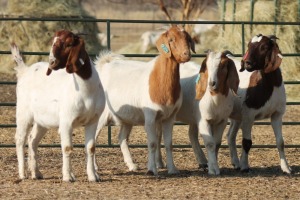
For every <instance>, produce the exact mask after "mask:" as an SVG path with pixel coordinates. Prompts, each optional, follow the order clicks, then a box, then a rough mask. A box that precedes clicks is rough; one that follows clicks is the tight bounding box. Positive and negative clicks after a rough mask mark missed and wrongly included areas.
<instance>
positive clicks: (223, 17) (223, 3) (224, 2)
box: [222, 0, 226, 35]
mask: <svg viewBox="0 0 300 200" xmlns="http://www.w3.org/2000/svg"><path fill="white" fill-rule="evenodd" d="M222 8H223V12H222V21H223V22H224V21H225V12H226V0H222ZM224 31H225V24H222V35H224Z"/></svg>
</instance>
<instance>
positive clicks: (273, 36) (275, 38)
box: [267, 35, 279, 40]
mask: <svg viewBox="0 0 300 200" xmlns="http://www.w3.org/2000/svg"><path fill="white" fill-rule="evenodd" d="M267 37H268V38H270V40H277V39H279V38H278V37H276V36H275V35H268V36H267Z"/></svg>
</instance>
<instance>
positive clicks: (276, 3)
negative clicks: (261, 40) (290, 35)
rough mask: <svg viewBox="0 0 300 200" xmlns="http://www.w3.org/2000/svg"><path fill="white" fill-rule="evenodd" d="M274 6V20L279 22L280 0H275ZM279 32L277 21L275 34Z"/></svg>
mask: <svg viewBox="0 0 300 200" xmlns="http://www.w3.org/2000/svg"><path fill="white" fill-rule="evenodd" d="M274 7H275V15H274V22H278V15H279V10H280V9H279V7H280V2H279V1H278V0H274ZM276 32H277V23H275V25H274V35H276Z"/></svg>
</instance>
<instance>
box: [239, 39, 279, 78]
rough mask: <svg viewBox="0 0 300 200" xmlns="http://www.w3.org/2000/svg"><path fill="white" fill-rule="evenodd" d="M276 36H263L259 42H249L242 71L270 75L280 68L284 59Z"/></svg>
mask: <svg viewBox="0 0 300 200" xmlns="http://www.w3.org/2000/svg"><path fill="white" fill-rule="evenodd" d="M276 39H278V38H277V37H276V36H262V39H261V40H260V41H259V42H251V41H250V42H249V43H248V49H247V51H246V54H245V55H244V57H243V60H242V63H241V70H240V71H244V70H245V69H247V70H248V71H254V70H262V71H263V72H264V73H270V72H273V71H275V70H276V69H278V68H279V66H280V64H281V61H282V58H281V57H279V56H278V54H281V52H280V50H279V47H278V44H277V43H276Z"/></svg>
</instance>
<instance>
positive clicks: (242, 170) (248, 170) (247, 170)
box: [241, 168, 251, 173]
mask: <svg viewBox="0 0 300 200" xmlns="http://www.w3.org/2000/svg"><path fill="white" fill-rule="evenodd" d="M250 171H251V170H250V168H245V169H241V172H242V173H249V172H250Z"/></svg>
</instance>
